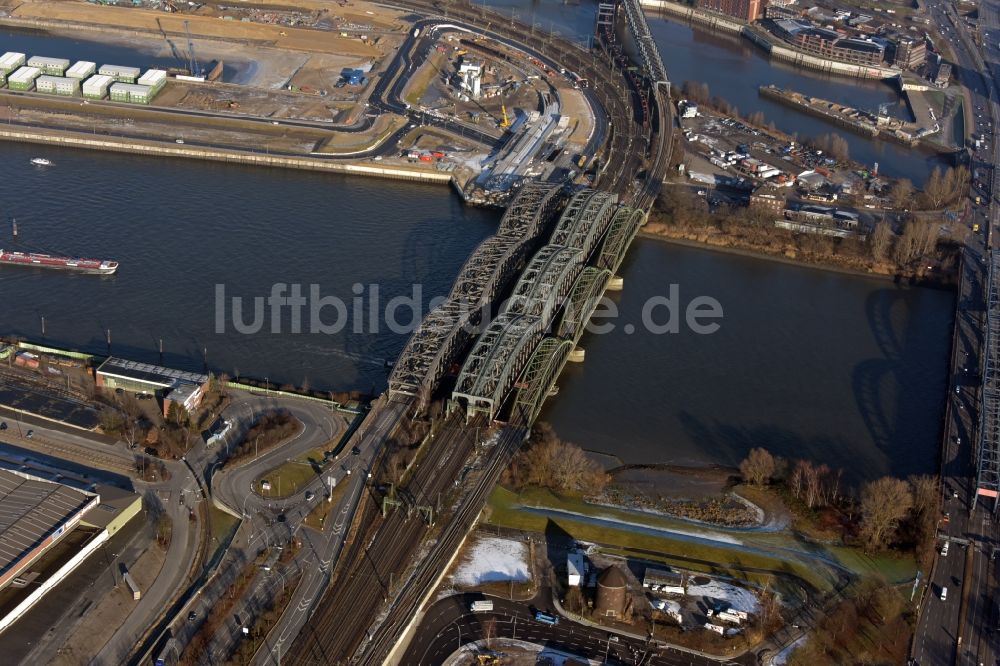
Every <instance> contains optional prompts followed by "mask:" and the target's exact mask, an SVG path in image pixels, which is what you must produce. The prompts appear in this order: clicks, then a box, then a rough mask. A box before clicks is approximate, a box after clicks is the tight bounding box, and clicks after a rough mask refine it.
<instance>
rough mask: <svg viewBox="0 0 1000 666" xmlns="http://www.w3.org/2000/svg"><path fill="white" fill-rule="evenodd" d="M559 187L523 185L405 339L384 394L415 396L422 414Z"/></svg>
mask: <svg viewBox="0 0 1000 666" xmlns="http://www.w3.org/2000/svg"><path fill="white" fill-rule="evenodd" d="M566 196H567V195H566V188H565V186H564V185H556V186H553V185H552V184H551V183H528V184H526V185H524V186H523V187H522V188H521V190H520V191H519V192H518V194H517V196H516V197H515V198H514V200H513V201H512V202H511V203H510V205H509V206H508V207H507V210H506V211H505V212H504V215H503V217H502V218H501V220H500V226H499V229H498V234H497V235H495V236H491V237H490V238H488V239H486V240H485V241H483V242H482V243H480V244H479V246H478V247H477V248H476V250H475V252H473V254H472V256H470V257H469V259H468V260H466V262H465V265H463V266H462V270H461V271H460V272H459V276H458V278H457V279H456V281H455V284H454V286H453V287H452V290H451V293H450V294H449V296H448V300H447V301H445V302H444V303H443V304H442V305H441V306H439V307H437V308H435V309H434V310H433V311H431V312H430V313H429V314H428V315H427V317H426V318H425V319H424V321H423V322H421V324H420V326H419V327H418V328H417V330H416V331H415V332H414V333H413V335H411V336H410V339H409V340H408V341H407V343H406V346H405V347H404V348H403V351H402V353H401V354H400V356H399V359H398V360H397V361H396V364H395V367H394V368H393V372H392V375H391V376H390V378H389V392H390V394H395V395H399V394H403V395H409V396H416V397H417V398H418V399H419V403H418V409H421V410H422V409H425V408H426V407H427V405H428V404H429V402H430V399H431V395H432V394H433V392H434V388H435V387H436V386H437V384H438V382H439V381H440V380H441V378H442V377H443V376H444V374H445V372H446V371H447V369H448V368H449V367H450V366H451V364H452V363H454V362H455V361H456V360H457V358H458V356H459V354H460V353H461V352H462V351H463V350H464V349H465V348H466V347H467V345H468V342H469V340H470V338H471V336H472V333H473V332H474V329H475V327H476V326H478V325H479V323H480V321H481V319H482V312H483V310H484V309H485V308H486V307H487V306H489V305H490V304H491V303H493V302H494V301H495V300H496V298H497V295H498V294H499V292H500V291H502V290H503V288H504V287H505V286H506V285H507V284H508V283H509V282H510V280H511V279H512V277H513V275H514V273H515V271H516V269H517V268H518V266H519V265H520V264H521V262H522V261H523V259H524V257H525V255H526V254H527V253H528V251H529V250H530V249H531V247H532V244H533V241H535V239H537V238H538V236H539V235H540V234H541V233H542V231H543V230H544V228H545V226H546V224H547V223H548V222H549V220H551V218H552V217H553V216H554V214H555V212H556V211H557V210H558V208H559V206H561V205H562V204H563V202H564V201H565V199H566Z"/></svg>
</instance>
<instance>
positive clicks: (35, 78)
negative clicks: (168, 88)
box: [0, 51, 167, 104]
mask: <svg viewBox="0 0 1000 666" xmlns="http://www.w3.org/2000/svg"><path fill="white" fill-rule="evenodd" d="M26 58H27V59H26ZM95 70H96V71H97V73H96V74H95V73H94V72H95ZM0 72H2V73H3V74H4V75H5V76H6V83H7V87H8V88H10V89H11V90H17V91H22V92H27V91H30V90H35V91H36V92H39V93H47V94H51V95H63V96H66V97H76V96H79V95H80V94H81V91H82V93H83V96H84V97H86V98H87V99H93V100H100V99H104V98H105V96H110V99H111V101H112V102H126V103H131V104H149V103H150V102H152V101H153V98H154V97H156V95H157V94H158V93H159V92H160V91H161V90H162V89H163V86H164V85H166V83H167V73H166V72H165V71H163V70H159V69H150V70H147V71H146V73H145V74H143V73H142V70H141V69H139V68H138V67H131V66H128V65H101V67H100V69H97V65H96V63H93V62H88V61H84V60H81V61H79V62H76V63H71V62H70V61H69V60H67V59H66V58H49V57H46V56H37V55H36V56H31V57H27V56H26V55H25V54H24V53H16V52H13V51H8V52H7V53H4V54H3V56H0ZM81 83H82V85H81Z"/></svg>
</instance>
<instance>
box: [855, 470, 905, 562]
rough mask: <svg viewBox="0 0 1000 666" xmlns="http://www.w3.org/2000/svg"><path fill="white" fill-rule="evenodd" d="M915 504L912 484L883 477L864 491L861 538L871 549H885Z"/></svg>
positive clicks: (862, 492) (865, 487)
mask: <svg viewBox="0 0 1000 666" xmlns="http://www.w3.org/2000/svg"><path fill="white" fill-rule="evenodd" d="M912 505H913V494H912V492H911V490H910V485H909V484H908V483H907V482H906V481H903V480H902V479H895V478H892V477H890V476H884V477H882V478H881V479H876V480H874V481H870V482H868V483H866V484H865V486H864V488H863V489H862V490H861V537H862V539H863V540H864V543H865V549H866V550H868V551H869V552H871V551H876V550H880V549H882V548H884V547H885V546H886V544H887V543H888V541H889V539H890V538H891V537H892V535H893V533H894V532H895V531H896V528H897V527H898V526H899V522H900V521H901V520H902V519H903V518H905V517H906V515H907V513H908V512H909V510H910V507H911V506H912Z"/></svg>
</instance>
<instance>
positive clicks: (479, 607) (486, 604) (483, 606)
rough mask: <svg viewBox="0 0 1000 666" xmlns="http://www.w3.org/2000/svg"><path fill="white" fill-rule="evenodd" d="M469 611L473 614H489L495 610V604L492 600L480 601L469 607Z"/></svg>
mask: <svg viewBox="0 0 1000 666" xmlns="http://www.w3.org/2000/svg"><path fill="white" fill-rule="evenodd" d="M469 610H471V611H472V612H473V613H489V612H490V611H492V610H493V602H492V601H491V600H490V599H480V600H479V601H473V602H472V605H471V606H469Z"/></svg>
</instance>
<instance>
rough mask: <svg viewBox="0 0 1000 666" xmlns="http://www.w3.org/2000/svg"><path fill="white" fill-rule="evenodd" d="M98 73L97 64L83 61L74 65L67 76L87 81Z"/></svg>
mask: <svg viewBox="0 0 1000 666" xmlns="http://www.w3.org/2000/svg"><path fill="white" fill-rule="evenodd" d="M96 71H97V63H94V62H90V61H87V60H81V61H80V62H76V63H73V65H72V66H71V67H70V68H69V69H67V70H66V76H68V77H70V78H73V79H85V78H87V77H89V76H91V75H92V74H93V73H94V72H96Z"/></svg>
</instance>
